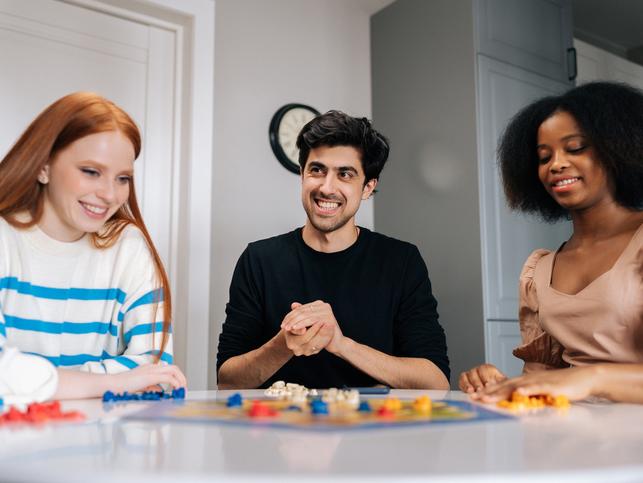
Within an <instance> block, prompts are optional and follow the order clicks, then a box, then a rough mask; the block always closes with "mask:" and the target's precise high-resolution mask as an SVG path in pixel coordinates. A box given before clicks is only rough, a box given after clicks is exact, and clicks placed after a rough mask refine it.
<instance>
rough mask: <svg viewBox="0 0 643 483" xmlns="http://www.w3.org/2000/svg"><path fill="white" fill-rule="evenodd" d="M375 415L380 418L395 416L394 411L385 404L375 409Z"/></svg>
mask: <svg viewBox="0 0 643 483" xmlns="http://www.w3.org/2000/svg"><path fill="white" fill-rule="evenodd" d="M377 415H378V416H379V417H381V418H386V419H393V418H395V411H393V410H392V409H389V408H388V407H386V406H382V407H381V408H379V409H378V410H377Z"/></svg>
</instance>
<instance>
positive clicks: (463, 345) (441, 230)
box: [371, 0, 484, 386]
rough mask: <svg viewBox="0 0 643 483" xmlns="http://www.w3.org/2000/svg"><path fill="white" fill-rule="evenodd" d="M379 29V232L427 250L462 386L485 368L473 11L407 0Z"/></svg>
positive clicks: (388, 11)
mask: <svg viewBox="0 0 643 483" xmlns="http://www.w3.org/2000/svg"><path fill="white" fill-rule="evenodd" d="M371 25H372V30H371V36H372V68H373V77H372V82H373V120H374V122H375V124H376V125H377V126H378V127H379V128H381V130H382V131H383V132H384V133H385V134H386V135H388V136H389V137H390V139H391V158H390V161H389V163H390V164H389V165H387V166H386V168H385V170H384V173H383V176H382V179H381V182H380V186H379V188H380V192H379V193H378V194H377V195H376V197H375V227H376V229H377V231H379V232H382V233H386V234H388V235H392V236H395V237H398V238H401V239H404V240H408V241H410V242H413V243H415V244H416V245H418V247H419V248H420V251H421V253H422V255H423V257H424V259H425V261H426V262H427V265H428V268H429V275H430V277H431V280H432V283H433V289H434V293H435V295H436V297H437V299H438V311H439V313H440V320H441V322H442V325H443V327H444V328H445V330H446V333H447V343H448V346H449V357H450V358H451V371H452V377H451V383H452V386H455V385H457V376H458V374H459V373H460V372H461V371H462V370H465V369H468V368H470V367H471V366H473V365H476V364H479V363H481V362H483V361H484V335H483V332H484V331H483V327H484V326H483V308H482V276H481V265H480V257H481V248H480V226H479V209H478V203H479V202H478V173H477V161H476V160H477V156H476V117H475V106H476V99H475V59H474V38H473V35H474V30H473V13H472V5H471V2H470V1H458V2H453V1H451V0H431V1H430V2H427V1H424V0H398V1H396V2H395V3H393V4H392V5H390V6H388V7H387V8H385V9H383V10H382V11H380V12H379V13H377V14H375V15H374V16H373V17H372V23H371Z"/></svg>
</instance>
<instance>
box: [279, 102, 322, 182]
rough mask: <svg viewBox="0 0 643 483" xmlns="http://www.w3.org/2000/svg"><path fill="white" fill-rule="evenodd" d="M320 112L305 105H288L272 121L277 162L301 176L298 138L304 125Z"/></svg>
mask: <svg viewBox="0 0 643 483" xmlns="http://www.w3.org/2000/svg"><path fill="white" fill-rule="evenodd" d="M318 115H319V111H317V109H314V108H312V107H310V106H306V105H305V104H286V105H285V106H283V107H281V108H279V109H278V110H277V112H275V115H274V116H272V120H271V121H270V128H269V130H268V135H269V137H270V147H271V148H272V152H273V153H275V156H276V157H277V160H278V161H279V162H280V163H281V165H282V166H283V167H284V168H286V169H287V170H288V171H292V172H293V173H295V174H299V149H297V144H296V143H297V136H298V135H299V131H301V128H302V127H304V125H305V124H306V123H307V122H308V121H310V120H311V119H312V118H314V117H315V116H318Z"/></svg>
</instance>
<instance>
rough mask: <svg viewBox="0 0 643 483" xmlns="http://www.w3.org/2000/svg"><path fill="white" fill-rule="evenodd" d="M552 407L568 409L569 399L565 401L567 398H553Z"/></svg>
mask: <svg viewBox="0 0 643 483" xmlns="http://www.w3.org/2000/svg"><path fill="white" fill-rule="evenodd" d="M552 406H554V407H555V408H568V407H569V399H567V396H562V395H561V396H556V397H555V398H554V402H553V403H552Z"/></svg>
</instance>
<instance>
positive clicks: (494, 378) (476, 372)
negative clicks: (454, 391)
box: [458, 364, 507, 394]
mask: <svg viewBox="0 0 643 483" xmlns="http://www.w3.org/2000/svg"><path fill="white" fill-rule="evenodd" d="M506 379H507V376H505V375H504V374H503V373H502V372H500V371H499V370H498V368H497V367H496V366H494V365H493V364H482V365H480V366H477V367H474V368H473V369H470V370H468V371H466V372H463V373H462V374H460V379H459V380H458V384H459V386H460V390H461V391H463V392H466V393H468V394H471V393H474V392H476V391H482V390H483V389H484V388H485V387H487V386H489V385H492V384H496V383H499V382H502V381H505V380H506Z"/></svg>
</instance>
